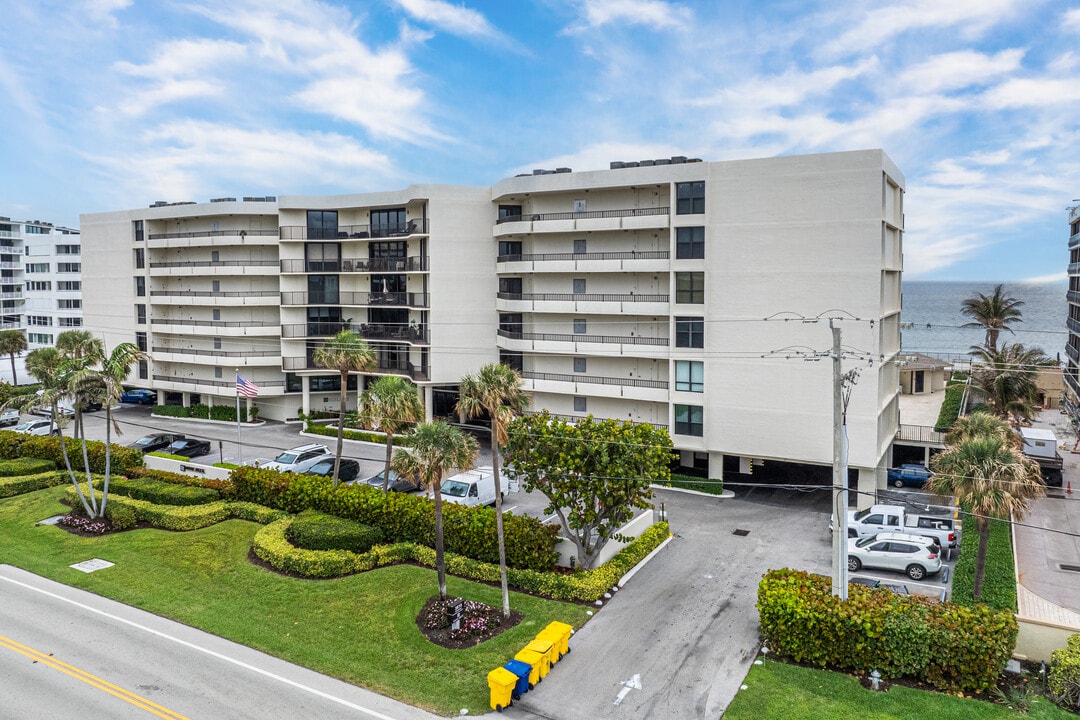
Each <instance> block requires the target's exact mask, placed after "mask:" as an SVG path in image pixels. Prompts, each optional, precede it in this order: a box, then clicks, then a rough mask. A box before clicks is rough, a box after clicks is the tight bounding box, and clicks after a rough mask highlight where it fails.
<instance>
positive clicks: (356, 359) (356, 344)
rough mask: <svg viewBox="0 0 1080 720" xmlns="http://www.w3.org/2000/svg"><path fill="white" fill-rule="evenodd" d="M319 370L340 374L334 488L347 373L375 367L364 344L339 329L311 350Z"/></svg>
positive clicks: (345, 396) (340, 447) (371, 351)
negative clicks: (325, 369) (313, 352)
mask: <svg viewBox="0 0 1080 720" xmlns="http://www.w3.org/2000/svg"><path fill="white" fill-rule="evenodd" d="M312 359H313V360H314V361H315V364H316V365H318V366H319V367H324V368H328V369H330V370H337V371H338V372H339V373H341V407H340V409H339V410H338V424H337V427H338V430H337V453H336V457H335V458H334V487H337V484H338V473H339V472H340V471H341V450H342V447H343V446H344V444H345V443H344V440H345V403H346V400H347V398H348V382H349V373H350V372H361V373H366V372H371V371H372V370H373V369H374V368H375V351H374V350H372V349H371V346H370V345H368V344H367V341H366V340H364V339H363V338H362V337H360V336H359V335H357V334H356V333H355V332H353V331H352V330H342V331H341V332H339V333H338V334H337V335H335V336H334V337H332V338H330V339H329V340H327V341H326V342H325V343H323V345H322V347H320V348H317V349H316V350H315V354H314V356H313V358H312Z"/></svg>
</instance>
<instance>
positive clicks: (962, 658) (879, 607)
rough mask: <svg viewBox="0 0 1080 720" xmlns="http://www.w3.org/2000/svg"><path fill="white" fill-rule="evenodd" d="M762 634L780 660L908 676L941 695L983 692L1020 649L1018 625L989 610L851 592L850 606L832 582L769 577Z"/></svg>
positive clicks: (805, 576)
mask: <svg viewBox="0 0 1080 720" xmlns="http://www.w3.org/2000/svg"><path fill="white" fill-rule="evenodd" d="M757 608H758V614H759V621H760V624H761V634H762V637H763V638H764V639H765V642H766V643H767V644H768V646H769V648H770V649H772V650H773V651H774V652H776V653H778V654H779V655H780V656H781V657H787V658H791V659H792V660H795V661H796V662H802V663H808V664H811V665H817V666H819V667H831V668H836V669H841V670H855V671H863V672H865V671H867V670H870V669H876V670H878V671H879V672H881V674H882V675H883V676H884V677H886V678H898V677H908V678H912V679H914V680H918V681H921V682H925V683H927V684H929V685H931V686H933V687H935V688H938V689H939V690H954V691H956V690H973V691H979V692H984V691H988V690H990V689H992V688H993V687H995V686H996V684H997V679H998V676H999V675H1001V673H1002V671H1003V670H1004V669H1005V663H1006V662H1008V660H1009V657H1010V656H1011V655H1012V650H1013V647H1014V646H1015V645H1016V635H1017V632H1018V627H1017V624H1016V618H1015V617H1014V616H1013V614H1012V613H1011V612H1009V611H1007V610H993V609H991V608H989V607H987V606H985V605H977V606H975V607H964V606H961V605H955V604H953V603H936V602H933V601H931V600H929V599H928V598H922V597H918V596H907V595H894V594H892V593H889V592H885V591H880V590H870V589H868V588H862V587H857V586H851V589H850V591H849V597H848V600H847V601H846V602H844V601H841V600H840V599H839V598H837V597H834V596H833V595H832V593H831V583H830V581H829V579H828V578H824V577H820V576H817V575H811V574H809V573H805V572H801V571H798V570H790V569H783V570H771V571H769V572H768V573H766V574H765V576H764V577H763V578H762V580H761V583H760V584H759V585H758V602H757Z"/></svg>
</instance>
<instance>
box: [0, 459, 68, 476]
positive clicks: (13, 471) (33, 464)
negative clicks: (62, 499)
mask: <svg viewBox="0 0 1080 720" xmlns="http://www.w3.org/2000/svg"><path fill="white" fill-rule="evenodd" d="M52 470H56V463H54V462H53V461H52V460H43V459H41V458H26V457H23V458H15V459H13V460H0V477H14V476H16V475H38V474H40V473H44V472H50V471H52Z"/></svg>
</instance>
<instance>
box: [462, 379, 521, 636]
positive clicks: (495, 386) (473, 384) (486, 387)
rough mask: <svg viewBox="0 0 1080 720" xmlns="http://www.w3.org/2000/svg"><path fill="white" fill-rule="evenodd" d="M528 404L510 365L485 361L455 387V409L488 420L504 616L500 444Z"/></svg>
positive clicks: (506, 612)
mask: <svg viewBox="0 0 1080 720" xmlns="http://www.w3.org/2000/svg"><path fill="white" fill-rule="evenodd" d="M528 407H529V396H528V394H526V392H525V391H524V390H523V389H522V387H521V376H520V375H518V373H517V371H516V370H514V369H513V368H511V367H510V366H509V365H503V364H502V363H488V364H487V365H485V366H484V367H482V368H480V371H479V372H478V373H476V375H466V376H465V377H463V378H462V379H461V384H460V385H459V387H458V402H457V411H458V412H459V413H461V414H462V415H464V416H465V417H469V418H474V417H477V416H479V415H482V414H484V413H487V415H488V417H489V418H490V419H491V469H492V474H493V475H494V476H495V532H496V533H497V534H498V538H499V582H500V584H501V585H502V599H503V616H504V617H510V590H509V587H508V585H507V580H506V542H505V537H504V535H503V514H502V496H503V493H502V484H501V482H500V478H499V447H500V446H502V445H505V444H506V442H507V437H506V426H507V425H508V424H509V423H510V421H511V420H513V419H514V418H515V417H516V416H518V415H520V414H521V413H522V412H524V411H525V409H526V408H528Z"/></svg>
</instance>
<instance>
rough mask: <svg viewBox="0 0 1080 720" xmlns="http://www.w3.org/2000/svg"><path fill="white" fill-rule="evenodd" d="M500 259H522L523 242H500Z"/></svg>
mask: <svg viewBox="0 0 1080 720" xmlns="http://www.w3.org/2000/svg"><path fill="white" fill-rule="evenodd" d="M499 257H501V258H507V257H512V258H520V257H521V241H520V240H500V241H499Z"/></svg>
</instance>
